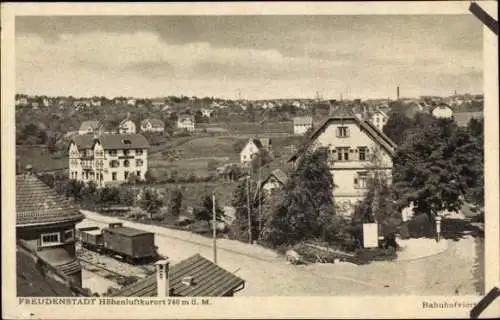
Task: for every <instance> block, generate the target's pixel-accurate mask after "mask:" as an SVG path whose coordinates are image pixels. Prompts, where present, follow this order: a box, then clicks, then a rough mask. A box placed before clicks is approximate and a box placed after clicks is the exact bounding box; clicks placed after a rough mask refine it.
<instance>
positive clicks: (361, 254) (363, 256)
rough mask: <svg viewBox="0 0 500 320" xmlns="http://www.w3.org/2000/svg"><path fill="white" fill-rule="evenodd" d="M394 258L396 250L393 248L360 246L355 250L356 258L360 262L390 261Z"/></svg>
mask: <svg viewBox="0 0 500 320" xmlns="http://www.w3.org/2000/svg"><path fill="white" fill-rule="evenodd" d="M396 258H397V254H396V250H395V249H393V248H390V249H382V248H361V249H358V250H357V251H356V260H357V261H358V263H361V264H367V263H370V262H371V261H392V260H394V259H396Z"/></svg>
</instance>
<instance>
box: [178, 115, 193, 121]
mask: <svg viewBox="0 0 500 320" xmlns="http://www.w3.org/2000/svg"><path fill="white" fill-rule="evenodd" d="M187 120H189V121H194V116H192V115H189V114H181V115H180V116H179V117H178V121H187Z"/></svg>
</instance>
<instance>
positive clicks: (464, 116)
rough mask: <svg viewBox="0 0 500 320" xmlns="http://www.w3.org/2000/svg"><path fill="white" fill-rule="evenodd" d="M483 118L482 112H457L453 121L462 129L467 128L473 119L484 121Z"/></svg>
mask: <svg viewBox="0 0 500 320" xmlns="http://www.w3.org/2000/svg"><path fill="white" fill-rule="evenodd" d="M482 118H483V113H482V112H481V111H477V112H457V113H455V114H453V119H454V120H455V122H456V123H457V124H458V125H459V126H461V127H466V126H467V125H468V124H469V122H470V120H471V119H482Z"/></svg>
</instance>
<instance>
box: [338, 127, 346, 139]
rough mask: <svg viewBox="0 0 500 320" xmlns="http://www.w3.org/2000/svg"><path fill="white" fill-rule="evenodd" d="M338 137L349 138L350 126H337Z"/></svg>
mask: <svg viewBox="0 0 500 320" xmlns="http://www.w3.org/2000/svg"><path fill="white" fill-rule="evenodd" d="M337 137H338V138H347V137H349V128H348V127H345V126H343V127H337Z"/></svg>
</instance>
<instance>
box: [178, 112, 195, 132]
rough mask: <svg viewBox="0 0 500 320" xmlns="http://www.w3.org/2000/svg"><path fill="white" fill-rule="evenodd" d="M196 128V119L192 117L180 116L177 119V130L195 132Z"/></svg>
mask: <svg viewBox="0 0 500 320" xmlns="http://www.w3.org/2000/svg"><path fill="white" fill-rule="evenodd" d="M194 127H195V121H194V117H193V116H191V115H180V116H179V118H178V119H177V128H178V129H182V130H185V131H188V132H193V131H194Z"/></svg>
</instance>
